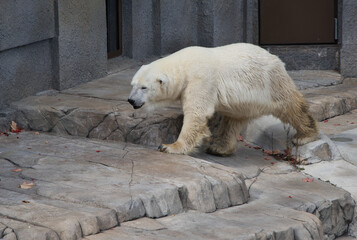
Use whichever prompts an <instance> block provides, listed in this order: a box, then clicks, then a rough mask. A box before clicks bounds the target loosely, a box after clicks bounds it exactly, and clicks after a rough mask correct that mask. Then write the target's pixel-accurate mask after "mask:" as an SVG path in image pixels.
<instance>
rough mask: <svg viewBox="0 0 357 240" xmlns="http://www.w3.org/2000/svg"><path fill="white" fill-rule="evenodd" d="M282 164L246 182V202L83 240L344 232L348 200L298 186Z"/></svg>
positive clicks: (319, 187) (326, 189) (322, 187)
mask: <svg viewBox="0 0 357 240" xmlns="http://www.w3.org/2000/svg"><path fill="white" fill-rule="evenodd" d="M286 165H287V164H286V163H279V164H274V165H273V166H267V167H265V168H263V169H262V171H261V173H260V174H259V175H257V176H256V177H255V178H254V179H251V185H250V193H251V199H250V200H249V202H248V204H244V205H240V206H237V207H230V208H227V209H221V210H217V211H216V212H214V213H198V212H196V211H188V212H185V213H182V214H178V215H171V216H168V217H164V218H160V219H147V218H142V219H138V220H134V221H129V222H125V223H123V224H122V225H121V226H120V227H117V228H114V229H112V230H109V231H105V232H103V233H100V234H97V235H93V236H89V237H87V238H86V239H88V240H114V239H169V240H170V239H242V240H243V239H277V240H278V239H281V240H285V239H301V240H303V239H304V240H305V239H306V240H308V239H324V238H325V239H334V238H335V237H336V236H340V235H342V234H344V233H345V232H347V228H348V223H349V222H350V221H351V220H352V217H353V209H354V206H355V203H354V201H353V200H352V199H351V196H350V195H349V194H348V193H346V192H345V191H344V190H341V189H338V188H335V187H333V186H332V185H331V184H328V183H325V182H322V181H319V180H317V179H316V180H314V181H312V182H304V181H303V179H304V178H306V176H305V175H303V174H301V173H298V172H296V171H295V170H294V169H293V168H292V167H291V166H290V167H289V166H286ZM233 168H235V167H233Z"/></svg>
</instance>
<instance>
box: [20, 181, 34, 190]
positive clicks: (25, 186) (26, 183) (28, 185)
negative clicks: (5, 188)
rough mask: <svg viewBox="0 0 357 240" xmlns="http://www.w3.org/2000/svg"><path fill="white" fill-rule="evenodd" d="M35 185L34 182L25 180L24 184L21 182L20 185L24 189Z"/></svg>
mask: <svg viewBox="0 0 357 240" xmlns="http://www.w3.org/2000/svg"><path fill="white" fill-rule="evenodd" d="M33 186H34V183H33V182H29V183H28V182H24V183H23V184H21V185H20V186H19V187H20V188H22V189H30V188H32V187H33Z"/></svg>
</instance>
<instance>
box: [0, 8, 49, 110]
mask: <svg viewBox="0 0 357 240" xmlns="http://www.w3.org/2000/svg"><path fill="white" fill-rule="evenodd" d="M6 2H8V1H6ZM11 2H14V1H11ZM0 9H1V5H0ZM0 15H3V14H0ZM0 22H1V21H0ZM0 32H1V31H0ZM51 59H52V56H51V41H50V40H44V41H39V42H36V43H33V44H31V45H26V46H23V47H19V48H14V49H10V50H7V51H2V52H0V79H1V81H0V106H1V107H4V106H8V105H9V104H10V103H11V102H13V101H16V100H19V99H21V98H24V97H27V96H30V95H34V94H35V93H36V92H39V91H43V90H46V89H49V88H52V67H53V64H52V60H51Z"/></svg>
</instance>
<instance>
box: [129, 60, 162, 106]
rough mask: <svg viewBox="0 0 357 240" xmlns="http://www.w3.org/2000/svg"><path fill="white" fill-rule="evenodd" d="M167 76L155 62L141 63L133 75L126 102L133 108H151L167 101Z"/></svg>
mask: <svg viewBox="0 0 357 240" xmlns="http://www.w3.org/2000/svg"><path fill="white" fill-rule="evenodd" d="M168 80H169V79H168V76H167V75H166V74H164V73H163V71H162V70H160V67H159V66H157V65H156V64H153V63H151V64H149V65H143V66H142V67H141V68H140V69H139V71H137V73H136V74H135V75H134V77H133V80H132V81H131V85H132V86H133V88H132V90H131V92H130V96H129V99H128V102H129V103H130V104H131V105H132V106H133V107H134V109H138V108H141V107H143V106H145V108H146V109H152V108H155V107H157V106H159V105H160V106H162V105H165V104H166V103H167V99H168V98H169V96H168V91H167V89H168Z"/></svg>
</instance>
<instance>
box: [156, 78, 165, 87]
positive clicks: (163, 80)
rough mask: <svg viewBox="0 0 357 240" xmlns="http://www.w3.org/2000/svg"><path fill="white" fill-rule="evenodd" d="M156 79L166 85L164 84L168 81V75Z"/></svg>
mask: <svg viewBox="0 0 357 240" xmlns="http://www.w3.org/2000/svg"><path fill="white" fill-rule="evenodd" d="M156 81H157V82H158V83H160V85H164V84H166V83H167V79H166V77H164V76H162V77H160V78H158V79H156Z"/></svg>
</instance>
